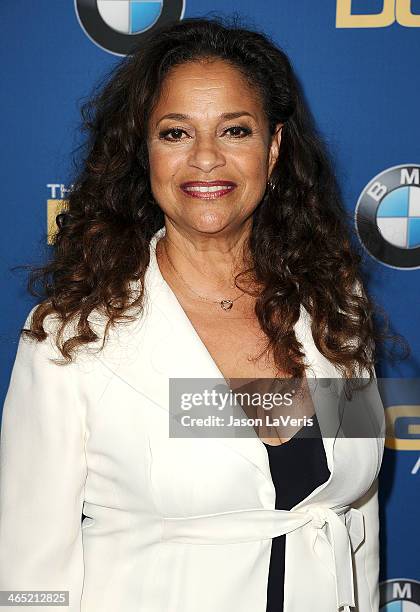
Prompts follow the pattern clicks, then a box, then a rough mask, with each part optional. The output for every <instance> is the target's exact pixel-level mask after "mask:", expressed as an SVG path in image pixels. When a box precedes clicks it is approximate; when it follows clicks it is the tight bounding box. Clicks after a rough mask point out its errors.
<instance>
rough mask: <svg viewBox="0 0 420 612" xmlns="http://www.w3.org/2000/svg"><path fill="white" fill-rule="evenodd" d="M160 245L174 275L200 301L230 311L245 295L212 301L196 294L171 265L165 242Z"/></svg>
mask: <svg viewBox="0 0 420 612" xmlns="http://www.w3.org/2000/svg"><path fill="white" fill-rule="evenodd" d="M162 243H163V248H164V250H165V255H166V257H167V259H168V261H169V263H170V265H171V267H172V269H173V270H174V272H175V274H176V275H177V276H178V277H179V278H180V279H181V280H182V282H183V283H184V284H185V285H186V286H187V287H188V289H190V291H192V292H193V293H195V295H198V297H199V298H201V299H202V300H205V301H206V302H213V303H214V304H219V305H220V307H221V308H222V309H223V310H230V309H231V308H232V307H233V302H236V300H239V299H240V298H241V297H242V296H243V295H245V293H244V292H242V295H239V296H238V297H236V298H234V299H233V300H230V299H227V298H224V299H223V300H212V299H210V298H207V297H205V296H203V295H200V294H199V293H197V291H195V290H194V289H193V288H192V287H190V285H189V284H188V283H187V282H186V280H185V279H184V278H183V277H182V276H181V274H180V273H179V272H178V270H177V269H176V268H175V266H174V264H173V263H172V260H171V258H170V257H169V254H168V250H167V248H166V244H165V241H164V240H162Z"/></svg>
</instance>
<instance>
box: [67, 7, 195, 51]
mask: <svg viewBox="0 0 420 612" xmlns="http://www.w3.org/2000/svg"><path fill="white" fill-rule="evenodd" d="M74 2H75V9H76V14H77V16H78V18H79V22H80V25H81V26H82V29H83V30H84V31H85V33H86V34H87V36H88V37H89V38H90V39H91V40H92V41H93V42H94V43H95V44H96V45H98V46H99V47H101V48H102V49H104V50H105V51H109V52H110V53H114V54H115V55H128V54H129V53H130V52H131V51H132V49H133V48H134V47H135V46H137V45H138V44H139V42H140V40H141V37H142V35H143V34H144V33H145V32H147V31H148V30H150V29H151V28H153V26H157V25H163V24H164V23H165V22H169V21H176V20H179V19H182V17H183V15H184V10H185V0H74Z"/></svg>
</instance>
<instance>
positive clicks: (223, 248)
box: [156, 225, 251, 299]
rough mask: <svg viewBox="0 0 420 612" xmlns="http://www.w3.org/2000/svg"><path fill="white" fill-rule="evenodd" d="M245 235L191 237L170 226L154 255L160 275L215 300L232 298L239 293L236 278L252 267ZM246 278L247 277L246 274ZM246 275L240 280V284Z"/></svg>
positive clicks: (246, 233)
mask: <svg viewBox="0 0 420 612" xmlns="http://www.w3.org/2000/svg"><path fill="white" fill-rule="evenodd" d="M248 238H249V233H248V232H245V231H243V232H241V233H239V234H236V235H235V236H234V235H229V236H223V237H221V236H218V237H216V236H214V235H211V236H197V237H196V236H192V235H191V234H185V233H183V232H181V231H179V230H178V229H176V228H173V227H172V225H167V226H166V233H165V236H164V237H163V238H162V239H161V240H159V241H158V243H157V247H156V256H157V259H158V262H159V267H160V268H161V271H162V273H165V274H166V276H169V277H170V278H171V279H172V278H174V277H178V278H177V279H176V284H177V285H178V284H179V282H181V281H182V279H184V280H185V282H186V283H187V284H188V285H189V286H190V287H191V288H192V289H193V290H194V291H196V292H197V293H199V294H201V295H204V296H208V297H211V298H213V297H214V299H218V298H220V297H221V298H224V297H227V298H234V297H237V296H238V295H240V294H241V293H242V291H241V290H239V289H238V288H237V287H236V286H235V275H236V274H239V273H240V272H242V271H244V270H246V269H247V268H249V267H250V266H251V264H250V258H249V255H246V256H245V257H244V251H245V253H246V243H247V241H248ZM247 277H248V278H249V275H247ZM245 280H247V279H246V278H245V276H244V277H243V279H242V278H240V279H239V282H240V284H241V286H242V283H243V282H244V281H245Z"/></svg>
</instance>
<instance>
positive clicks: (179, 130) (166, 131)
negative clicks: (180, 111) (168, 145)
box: [159, 128, 186, 141]
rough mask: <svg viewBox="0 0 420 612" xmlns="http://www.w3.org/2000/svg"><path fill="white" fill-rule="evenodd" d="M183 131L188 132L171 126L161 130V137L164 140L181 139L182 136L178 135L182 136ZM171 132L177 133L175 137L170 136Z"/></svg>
mask: <svg viewBox="0 0 420 612" xmlns="http://www.w3.org/2000/svg"><path fill="white" fill-rule="evenodd" d="M182 133H184V134H185V133H186V132H185V131H184V130H181V128H170V129H169V130H163V131H162V132H159V138H162V139H163V140H168V141H171V140H181V138H178V136H181V134H182ZM169 134H172V136H174V135H175V137H172V138H168V136H169Z"/></svg>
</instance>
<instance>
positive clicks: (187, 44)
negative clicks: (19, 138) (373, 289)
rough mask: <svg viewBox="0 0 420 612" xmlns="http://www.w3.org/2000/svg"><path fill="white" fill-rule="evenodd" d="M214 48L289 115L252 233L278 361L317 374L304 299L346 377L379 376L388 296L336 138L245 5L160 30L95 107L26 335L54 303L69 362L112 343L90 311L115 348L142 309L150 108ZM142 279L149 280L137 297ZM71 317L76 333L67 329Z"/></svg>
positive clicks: (88, 112)
mask: <svg viewBox="0 0 420 612" xmlns="http://www.w3.org/2000/svg"><path fill="white" fill-rule="evenodd" d="M231 19H232V18H231ZM213 58H214V59H221V60H224V61H226V62H229V63H230V64H231V65H232V66H234V67H236V68H237V69H238V70H239V71H240V72H241V74H242V75H243V76H244V77H245V79H246V80H247V82H249V83H250V84H251V86H252V87H253V88H256V91H257V93H259V95H260V99H261V101H262V104H263V109H264V111H265V115H266V118H267V121H268V125H269V128H270V133H271V134H273V133H274V130H275V126H276V125H277V124H278V123H284V127H283V132H282V143H281V149H282V151H281V156H279V159H278V161H277V163H276V165H275V166H274V169H273V172H272V175H271V182H272V183H273V188H272V189H267V191H266V193H265V195H264V198H263V199H262V201H261V202H260V203H259V204H258V206H257V208H256V210H255V212H254V216H253V227H252V231H251V234H250V237H249V242H248V244H247V247H248V253H249V254H250V257H251V261H252V272H253V274H254V275H255V277H256V278H257V279H258V281H259V283H260V286H262V287H264V289H263V290H262V291H260V293H259V294H258V296H257V301H256V306H255V312H256V315H257V317H258V320H259V322H260V325H261V328H262V330H263V331H264V332H265V334H266V335H267V338H268V341H269V348H271V349H272V351H273V356H274V358H275V361H276V365H277V366H278V367H279V368H280V369H281V370H282V371H283V372H287V373H288V374H289V375H290V376H293V377H301V376H303V375H304V372H305V366H304V363H303V359H304V354H303V352H302V345H301V344H299V343H298V341H297V339H296V336H295V333H294V329H293V326H294V325H295V323H296V322H297V320H298V318H299V314H300V305H301V304H302V305H303V306H304V307H305V309H306V310H307V311H308V312H309V314H310V315H311V321H312V322H311V325H312V334H313V338H314V342H315V344H316V346H317V348H318V350H319V351H320V352H321V353H322V354H323V355H324V356H325V357H326V358H327V359H328V360H330V361H331V362H332V363H333V364H334V365H336V367H338V368H339V369H340V371H341V372H342V373H343V375H344V376H345V377H346V378H351V377H355V376H358V375H359V372H360V371H362V370H365V371H367V372H368V373H369V376H370V377H372V376H374V364H375V348H376V347H377V345H378V342H382V341H383V340H384V339H385V338H386V337H389V336H387V330H386V331H380V330H379V329H378V326H377V324H376V323H375V322H374V314H375V310H376V309H377V307H376V306H375V305H374V303H373V301H372V299H371V298H369V296H368V295H367V293H366V291H365V288H364V284H363V281H362V278H361V264H362V253H361V252H360V251H359V250H358V249H357V248H356V246H355V244H356V242H357V241H356V240H352V238H354V235H353V231H354V230H352V229H351V228H352V223H351V221H350V218H349V215H348V214H347V213H346V211H345V209H344V207H343V205H342V203H341V198H340V194H339V189H338V186H337V184H336V180H335V177H334V173H333V171H332V164H331V162H330V160H329V156H328V154H327V153H326V151H327V148H326V146H325V144H324V143H323V140H322V138H321V136H320V134H319V133H318V132H317V130H316V128H315V127H314V121H313V119H312V117H311V114H310V111H309V109H308V107H307V105H306V103H305V101H304V95H303V93H302V90H301V87H300V85H299V82H298V80H297V77H296V76H295V74H294V71H293V69H292V66H291V63H290V60H289V59H288V57H287V56H286V55H285V53H284V52H283V51H282V50H281V49H279V47H278V46H276V45H275V44H274V43H273V41H271V40H270V39H269V38H268V37H267V36H266V35H265V34H263V33H260V32H258V31H255V30H252V31H251V30H249V29H246V28H244V27H243V26H241V24H240V23H238V18H237V17H236V16H233V19H232V21H231V22H229V21H228V20H226V19H225V18H220V17H217V16H216V17H212V18H211V19H203V18H190V19H184V20H183V21H181V22H175V23H171V24H169V25H166V26H165V27H161V28H158V29H154V30H151V31H150V32H149V33H148V35H147V36H146V37H145V39H144V40H143V41H142V43H141V46H140V47H138V48H137V49H135V50H134V51H133V52H132V53H131V54H130V55H128V56H126V57H125V58H124V59H123V60H121V61H120V62H119V63H118V64H117V66H116V67H115V68H114V69H113V70H112V71H111V73H110V75H107V76H106V80H105V83H100V85H99V86H98V89H94V93H93V94H92V95H91V96H90V98H89V99H88V101H86V102H84V103H83V104H82V105H81V115H82V123H81V128H82V131H83V132H85V133H87V134H88V138H87V139H86V142H85V144H84V147H85V149H86V154H85V155H84V156H83V161H82V166H81V168H80V169H78V171H77V175H76V178H75V180H74V181H73V187H72V190H71V192H70V194H69V197H68V202H67V212H66V213H64V215H60V216H59V217H58V219H57V225H58V226H59V229H58V231H57V233H56V234H55V236H54V242H53V248H52V251H53V256H52V258H51V261H50V262H49V263H48V264H47V265H44V266H42V267H31V274H30V278H29V281H28V290H29V292H30V293H31V294H32V295H36V296H38V297H41V298H42V302H41V303H40V304H38V306H37V307H36V309H35V311H34V313H33V317H32V321H31V325H30V329H26V328H23V330H22V333H24V334H28V335H29V336H31V337H32V338H35V339H36V340H38V341H42V340H45V338H46V337H47V333H46V332H45V330H44V327H43V321H44V319H45V317H47V316H48V315H50V314H54V315H55V316H56V317H58V321H59V328H58V332H57V336H56V338H55V342H56V344H57V346H58V348H59V350H60V353H61V354H62V355H63V357H64V363H68V362H71V361H72V358H73V354H74V352H75V350H76V349H77V348H78V347H81V346H82V345H88V344H89V343H92V342H94V341H96V340H98V335H97V334H96V333H95V332H94V330H93V329H92V327H91V325H90V322H89V319H88V317H89V315H90V314H91V313H92V312H93V311H94V310H96V311H98V312H100V313H101V314H102V315H104V317H105V321H106V325H105V331H104V335H103V339H102V347H103V345H104V342H105V339H106V336H107V335H108V331H109V327H110V326H114V325H116V324H117V323H121V322H123V321H127V320H128V321H130V320H134V318H136V317H138V316H139V313H142V308H143V297H144V286H143V280H144V274H145V271H146V268H147V266H148V263H149V243H150V239H151V237H152V236H153V234H154V233H155V232H156V231H157V230H158V229H159V228H161V227H162V226H163V225H164V215H163V212H162V210H161V209H160V208H159V206H157V204H156V201H155V200H154V198H153V195H152V191H151V186H150V181H149V160H148V151H147V141H146V136H147V126H148V119H149V117H150V114H151V112H152V109H153V108H154V104H155V103H156V102H157V100H158V98H159V94H160V91H161V88H162V83H163V81H164V79H165V76H166V75H167V74H168V72H169V71H170V70H171V69H172V68H173V67H174V66H177V65H180V64H182V63H185V62H194V61H200V60H205V59H213ZM359 248H360V247H359ZM132 282H135V283H138V287H139V292H138V295H137V297H136V298H135V299H134V300H132V292H131V291H130V286H132V285H131V283H132ZM37 283H40V285H41V289H40V290H38V291H37V290H36V289H35V285H36V284H37ZM237 286H239V285H237ZM242 289H243V288H242ZM131 308H135V309H137V310H135V314H132V315H130V314H129V310H130V309H131ZM69 323H75V327H74V333H73V334H72V335H71V336H70V337H68V338H67V339H64V335H63V332H64V330H65V329H66V327H67V325H68V324H69ZM393 338H396V336H393ZM62 363H63V362H62ZM359 368H360V369H359Z"/></svg>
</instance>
